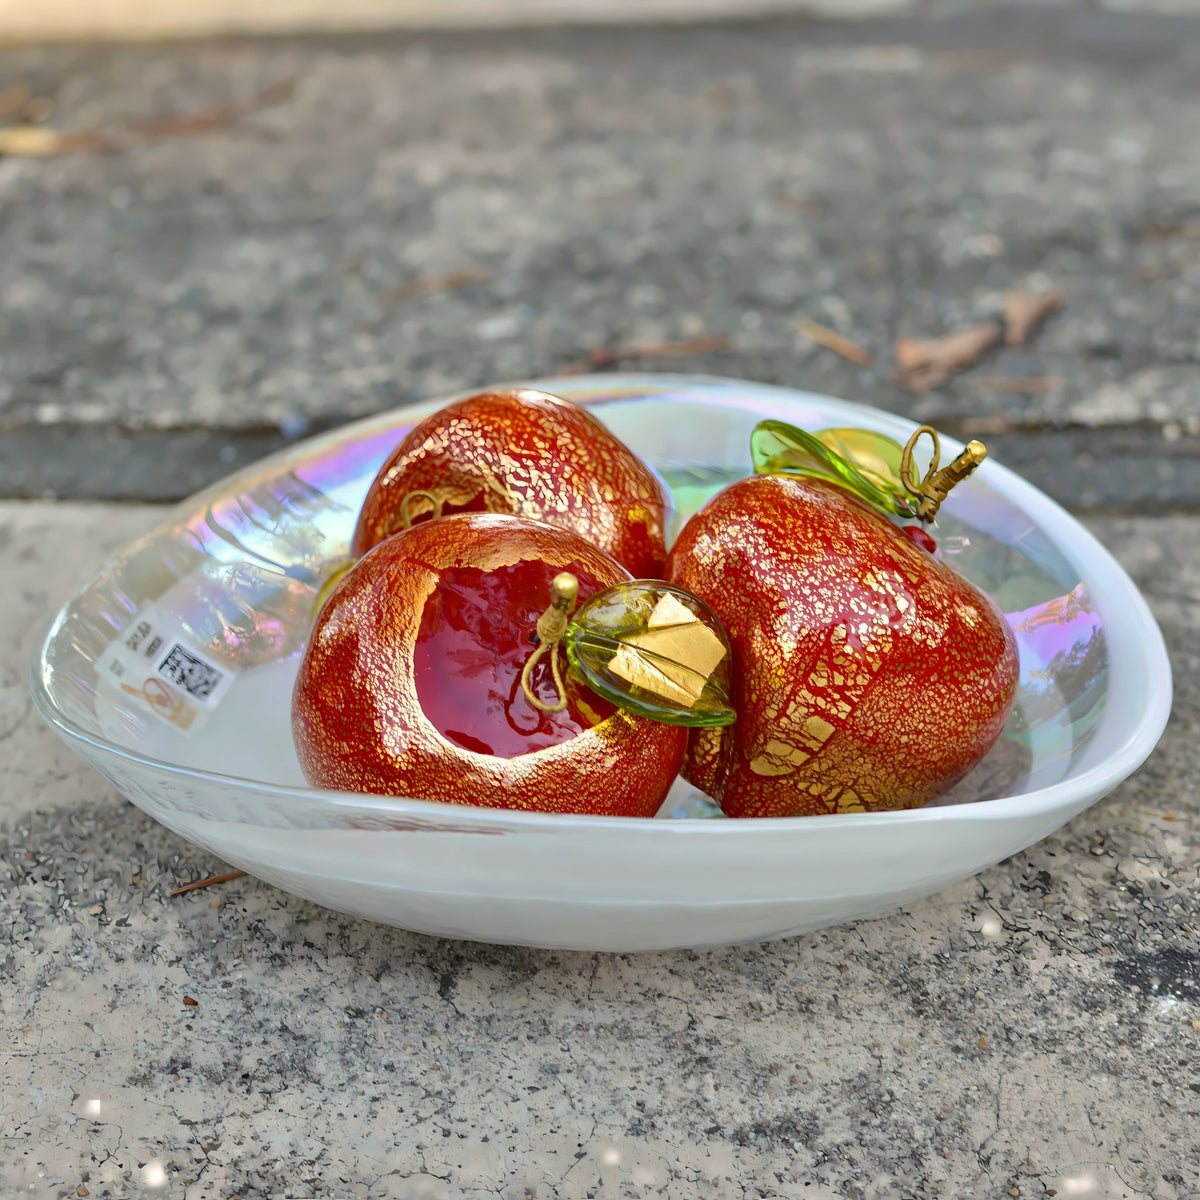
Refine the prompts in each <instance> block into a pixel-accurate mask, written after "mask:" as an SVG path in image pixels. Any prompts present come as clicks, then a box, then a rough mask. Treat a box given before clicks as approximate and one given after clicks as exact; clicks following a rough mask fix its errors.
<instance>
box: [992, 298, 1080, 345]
mask: <svg viewBox="0 0 1200 1200" xmlns="http://www.w3.org/2000/svg"><path fill="white" fill-rule="evenodd" d="M1066 302H1067V297H1066V295H1065V294H1064V293H1063V292H1061V291H1060V290H1059V289H1058V288H1054V289H1053V290H1052V291H1049V292H1009V293H1008V295H1007V296H1005V297H1004V341H1005V344H1006V345H1009V346H1023V345H1024V344H1025V342H1026V341H1027V340H1028V338H1029V335H1030V334H1031V333H1032V332H1033V331H1034V330H1035V329H1036V328H1037V327H1038V326H1039V325H1040V324H1041V323H1042V322H1043V321H1044V320H1045V319H1046V318H1047V317H1048V316H1049V315H1050V314H1051V313H1055V312H1058V310H1059V309H1060V308H1062V306H1063V305H1064V304H1066Z"/></svg>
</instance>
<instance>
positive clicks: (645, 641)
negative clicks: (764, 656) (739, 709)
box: [563, 579, 736, 726]
mask: <svg viewBox="0 0 1200 1200" xmlns="http://www.w3.org/2000/svg"><path fill="white" fill-rule="evenodd" d="M563 644H564V645H565V646H566V649H567V657H568V659H569V660H570V662H571V667H572V670H573V671H574V672H575V674H576V675H578V676H579V677H580V679H582V680H583V682H584V683H586V684H587V686H588V687H590V688H591V689H592V690H593V691H594V692H597V693H598V694H599V695H601V696H604V697H605V698H606V699H608V700H611V701H612V702H613V703H614V704H616V705H619V706H620V707H621V708H625V709H628V710H629V711H630V712H633V713H636V714H637V715H638V716H642V717H649V718H651V719H652V720H655V721H662V722H664V723H666V724H668V725H692V726H715V725H731V724H732V723H733V721H734V720H735V718H736V713H735V712H734V709H733V706H732V704H731V703H730V666H731V661H732V651H731V649H730V646H729V638H728V637H727V636H726V634H725V630H724V628H723V627H722V625H721V622H720V621H719V620H718V619H717V617H716V615H715V614H714V613H713V612H712V610H711V609H710V608H709V607H708V605H706V604H705V603H704V602H703V601H702V600H700V599H698V598H697V597H695V596H693V595H691V593H689V592H685V591H683V590H682V589H680V588H675V587H671V586H670V584H666V583H662V582H660V581H658V580H644V579H642V580H635V581H633V582H632V583H619V584H617V585H616V586H615V587H611V588H607V589H605V590H604V591H603V592H599V593H597V594H596V595H595V596H593V597H592V598H591V599H590V600H588V602H587V603H586V604H584V605H582V606H581V607H580V609H579V610H578V611H577V612H576V613H575V615H574V617H572V619H571V622H570V624H569V625H568V626H567V631H566V633H565V634H564V635H563Z"/></svg>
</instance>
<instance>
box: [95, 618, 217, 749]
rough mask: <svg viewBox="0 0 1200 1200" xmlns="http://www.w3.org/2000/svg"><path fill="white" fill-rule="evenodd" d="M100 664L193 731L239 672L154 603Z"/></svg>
mask: <svg viewBox="0 0 1200 1200" xmlns="http://www.w3.org/2000/svg"><path fill="white" fill-rule="evenodd" d="M99 666H100V670H102V671H106V672H107V673H108V674H109V675H110V676H112V677H113V678H114V680H115V681H116V682H117V685H118V686H119V687H120V689H121V691H122V692H123V693H125V694H126V695H127V696H131V697H134V698H136V699H138V700H140V701H141V702H142V703H143V704H144V705H145V706H146V707H147V708H149V709H150V711H151V712H152V713H154V715H155V716H156V717H158V718H159V719H160V720H163V721H166V722H168V723H169V724H171V725H174V726H176V728H178V729H180V730H182V731H184V732H185V733H194V732H195V731H196V730H197V729H199V728H200V726H201V725H202V724H203V723H204V720H205V718H206V717H207V716H208V714H210V713H211V712H212V711H213V710H214V709H216V707H217V705H219V704H220V703H221V701H222V700H223V699H224V697H225V694H226V692H228V691H229V689H230V688H231V687H232V686H233V681H234V677H235V673H234V672H233V671H232V670H230V668H229V667H228V666H217V664H216V663H214V662H213V661H212V659H211V658H209V657H208V656H207V655H206V654H205V653H204V652H203V651H202V650H200V649H199V648H198V647H197V646H196V645H195V643H193V642H192V641H191V640H190V638H189V637H188V636H187V635H186V634H185V633H184V632H183V631H182V629H180V627H179V624H178V622H177V621H176V620H175V619H174V618H172V617H170V616H169V615H167V614H164V613H163V612H162V611H161V610H160V609H159V607H158V606H157V605H156V604H147V605H146V606H145V607H143V608H142V609H141V611H140V612H139V613H138V615H137V616H136V617H134V619H133V620H132V621H131V622H130V624H129V627H128V628H127V629H126V630H125V631H124V632H123V633H122V634H121V636H120V637H119V638H117V640H116V641H114V642H112V643H111V644H110V645H109V646H108V648H107V649H106V650H105V652H104V654H103V656H102V657H101V659H100V663H99Z"/></svg>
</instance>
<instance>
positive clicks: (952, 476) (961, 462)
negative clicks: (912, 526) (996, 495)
mask: <svg viewBox="0 0 1200 1200" xmlns="http://www.w3.org/2000/svg"><path fill="white" fill-rule="evenodd" d="M924 434H929V437H930V438H931V439H932V441H933V456H932V458H931V459H930V461H929V469H928V470H927V471H926V472H925V478H924V479H921V478H919V477H918V476H917V472H916V468H915V467H914V466H913V451H914V450H915V449H916V448H917V443H918V442H919V441H920V440H921V438H922V436H923V435H924ZM940 457H941V443H940V442H939V441H938V435H937V430H936V429H934V428H932V427H931V426H929V425H922V426H921V427H920V428H919V429H918V430H917V431H916V432H915V433H914V434H913V435H912V437H910V438H909V439H908V442H907V443H906V444H905V447H904V453H903V455H902V456H901V458H900V482H901V483H903V484H904V490H905V491H906V492H908V494H909V495H910V496H912V497H913V498H914V499H915V500H916V501H917V516H918V517H919V518H920V519H921V520H922V521H932V520H933V518H934V517H936V516H937V511H938V509H939V508H940V507H941V506H942V501H943V500H945V499H946V497H947V496H948V495H949V494H950V490H951V489H952V488H954V487H956V486H957V485H958V484H960V483H962V481H963V480H964V479H966V477H967V476H968V475H970V474H971V472H972V471H974V470H975V468H976V467H977V466H979V464H980V463H981V462H983V460H984V459H985V458H987V447H986V446H984V444H983V443H982V442H977V441H975V440H974V439H972V440H971V441H969V442H968V443H967V445H966V448H965V449H964V450H963V452H962V453H961V454H960V455H959V456H958V457H957V458H956V459H955V460H954V461H953V462H952V463H948V464H947V465H946V466H944V467H942V468H941V470H938V461H939V459H940Z"/></svg>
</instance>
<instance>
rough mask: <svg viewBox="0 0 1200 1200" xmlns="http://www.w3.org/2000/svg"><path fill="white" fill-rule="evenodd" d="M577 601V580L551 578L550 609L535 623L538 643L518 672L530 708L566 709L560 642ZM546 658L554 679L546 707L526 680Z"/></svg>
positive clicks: (566, 575) (565, 574)
mask: <svg viewBox="0 0 1200 1200" xmlns="http://www.w3.org/2000/svg"><path fill="white" fill-rule="evenodd" d="M578 598H579V580H578V579H576V578H575V576H574V575H572V574H571V573H570V571H563V572H562V573H561V574H559V575H555V577H554V582H553V583H552V584H551V585H550V606H549V607H548V608H547V609H546V611H545V612H544V613H542V615H541V616H540V617H538V623H537V636H538V644H537V647H536V648H535V649H534V651H533V653H532V654H531V655H530V656H529V658H528V659H527V660H526V662H525V668H524V670H522V672H521V691H522V692H523V693H524V694H525V699H526V700H528V701H529V703H530V704H532V705H533V707H534V708H536V709H538V710H539V711H540V712H544V713H559V712H562V711H563V709H565V708H566V707H567V684H566V681H565V680H564V679H563V673H562V639H563V634H565V633H566V632H567V624H568V622H569V621H570V619H571V614H572V613H573V612H574V611H575V601H576V600H578ZM547 653H548V654H549V655H550V673H551V675H552V676H553V677H554V690H555V692H556V693H557V695H558V700H557V702H556V703H554V704H546V703H545V702H544V701H542V700H539V699H538V697H537V696H536V695H535V694H534V691H533V687H532V686H531V685H530V682H529V681H530V679H531V678H532V676H533V668H534V667H535V666H536V665H537V663H538V660H539V659H540V658H541V657H542V655H543V654H547Z"/></svg>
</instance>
